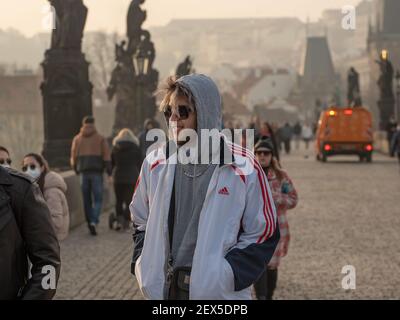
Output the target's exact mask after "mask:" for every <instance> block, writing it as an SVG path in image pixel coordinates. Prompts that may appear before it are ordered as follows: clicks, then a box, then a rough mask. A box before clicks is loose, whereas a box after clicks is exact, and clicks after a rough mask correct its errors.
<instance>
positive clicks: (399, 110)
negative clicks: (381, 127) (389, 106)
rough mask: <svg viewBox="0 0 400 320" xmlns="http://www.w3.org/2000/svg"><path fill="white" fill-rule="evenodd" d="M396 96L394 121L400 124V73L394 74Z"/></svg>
mask: <svg viewBox="0 0 400 320" xmlns="http://www.w3.org/2000/svg"><path fill="white" fill-rule="evenodd" d="M396 95H397V103H396V121H397V123H398V124H399V123H400V71H399V70H397V72H396Z"/></svg>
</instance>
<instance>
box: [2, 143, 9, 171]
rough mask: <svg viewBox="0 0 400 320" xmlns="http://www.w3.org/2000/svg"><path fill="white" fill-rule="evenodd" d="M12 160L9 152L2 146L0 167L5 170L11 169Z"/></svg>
mask: <svg viewBox="0 0 400 320" xmlns="http://www.w3.org/2000/svg"><path fill="white" fill-rule="evenodd" d="M11 163H12V161H11V158H10V153H9V152H8V150H7V149H6V148H4V147H2V146H0V166H2V167H4V168H11Z"/></svg>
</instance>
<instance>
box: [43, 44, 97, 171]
mask: <svg viewBox="0 0 400 320" xmlns="http://www.w3.org/2000/svg"><path fill="white" fill-rule="evenodd" d="M42 67H43V71H44V81H43V82H42V85H41V91H42V96H43V115H44V146H43V155H44V157H45V158H46V159H47V160H48V162H49V165H50V167H53V168H59V169H66V168H70V165H69V158H70V148H71V143H72V139H73V137H74V136H75V135H76V134H77V133H78V132H79V130H80V127H81V123H82V119H83V117H85V116H87V115H92V88H93V86H92V84H91V83H90V81H89V63H88V62H87V61H86V59H85V56H84V54H83V53H81V52H80V51H77V50H65V49H50V50H47V51H46V53H45V60H44V62H43V63H42Z"/></svg>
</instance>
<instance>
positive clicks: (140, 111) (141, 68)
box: [133, 46, 149, 127]
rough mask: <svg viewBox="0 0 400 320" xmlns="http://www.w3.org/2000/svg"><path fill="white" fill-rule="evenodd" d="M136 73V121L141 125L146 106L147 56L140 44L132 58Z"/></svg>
mask: <svg viewBox="0 0 400 320" xmlns="http://www.w3.org/2000/svg"><path fill="white" fill-rule="evenodd" d="M133 63H134V66H135V73H136V121H137V124H138V125H139V127H140V126H141V125H142V123H143V121H144V119H143V117H144V114H145V110H144V108H146V105H145V101H144V100H145V92H144V91H145V86H146V76H147V75H148V72H149V57H148V55H147V54H146V51H145V50H144V48H143V47H142V46H139V49H138V51H137V53H136V55H135V56H134V58H133Z"/></svg>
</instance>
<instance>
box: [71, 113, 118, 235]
mask: <svg viewBox="0 0 400 320" xmlns="http://www.w3.org/2000/svg"><path fill="white" fill-rule="evenodd" d="M71 166H72V168H73V169H74V170H75V172H76V173H77V174H79V175H80V179H81V188H82V194H83V203H84V209H85V215H86V221H87V224H88V228H89V231H90V234H91V235H93V236H95V235H97V230H96V227H97V225H98V224H99V219H100V214H101V210H102V205H103V190H104V186H103V173H104V171H106V172H107V175H108V177H109V179H110V180H109V181H110V182H111V174H112V168H111V155H110V150H109V146H108V143H107V141H106V139H105V138H104V137H103V136H102V135H100V134H99V133H98V132H97V130H96V126H95V119H94V118H93V117H92V116H87V117H85V118H84V119H83V123H82V128H81V130H80V132H79V134H77V135H76V136H75V137H74V139H73V141H72V147H71Z"/></svg>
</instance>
